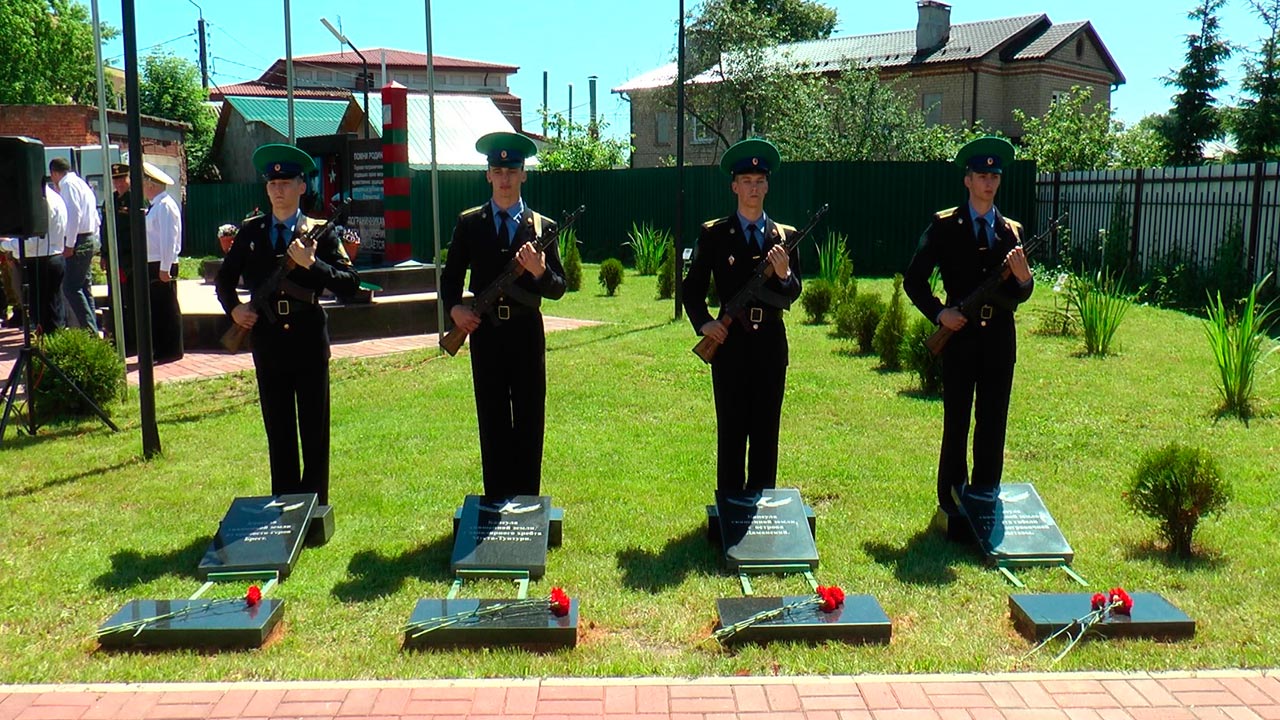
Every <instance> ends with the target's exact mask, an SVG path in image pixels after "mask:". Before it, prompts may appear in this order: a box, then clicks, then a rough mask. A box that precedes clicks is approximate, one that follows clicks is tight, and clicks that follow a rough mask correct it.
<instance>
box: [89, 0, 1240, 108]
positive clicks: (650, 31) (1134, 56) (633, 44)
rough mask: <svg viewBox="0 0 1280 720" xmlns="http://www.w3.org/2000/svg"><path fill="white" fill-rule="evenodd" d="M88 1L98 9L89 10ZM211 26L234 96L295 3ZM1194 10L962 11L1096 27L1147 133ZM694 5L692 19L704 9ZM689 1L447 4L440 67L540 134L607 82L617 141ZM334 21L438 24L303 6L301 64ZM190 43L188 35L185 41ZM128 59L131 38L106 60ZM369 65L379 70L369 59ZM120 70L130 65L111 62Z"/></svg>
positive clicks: (107, 9) (163, 21)
mask: <svg viewBox="0 0 1280 720" xmlns="http://www.w3.org/2000/svg"><path fill="white" fill-rule="evenodd" d="M81 1H82V2H84V3H86V4H87V3H88V2H89V0H81ZM197 2H199V4H200V5H201V6H202V7H203V10H204V18H205V20H206V22H207V23H208V25H209V55H210V56H211V57H212V58H213V59H212V67H213V70H214V74H213V77H212V79H213V81H214V82H217V83H219V84H228V83H234V82H240V81H243V80H249V79H253V78H256V77H257V76H259V75H260V74H261V73H262V71H263V70H265V69H266V68H267V67H268V66H269V65H270V64H271V62H272V61H274V60H275V59H276V58H281V57H284V9H283V8H284V3H283V0H197ZM827 4H828V5H830V6H832V7H834V8H835V9H836V10H837V11H838V12H839V17H840V20H839V25H838V26H837V28H836V32H835V35H837V36H839V35H859V34H864V33H874V32H886V31H892V30H903V29H908V28H914V27H915V22H916V3H915V0H879V1H878V2H867V0H829V1H828V2H827ZM1193 4H1194V0H1040V1H1039V2H1037V1H1035V0H1030V1H1028V0H981V1H979V0H955V2H953V3H952V9H951V19H952V22H953V23H962V22H973V21H976V20H990V19H994V18H1000V17H1010V16H1015V15H1028V14H1035V13H1045V14H1047V15H1048V16H1049V18H1050V20H1052V21H1053V22H1055V23H1059V22H1067V21H1072V20H1089V21H1091V22H1092V23H1093V25H1094V27H1095V28H1096V29H1097V31H1098V33H1099V35H1100V36H1101V37H1102V41H1103V42H1104V43H1106V45H1107V47H1108V49H1109V50H1110V51H1111V54H1112V56H1113V57H1114V58H1115V60H1116V62H1117V63H1118V64H1119V65H1120V69H1121V71H1122V72H1124V74H1125V77H1126V78H1127V80H1128V82H1127V83H1126V84H1125V85H1122V86H1121V87H1120V89H1119V90H1118V91H1117V92H1116V93H1115V94H1114V95H1113V97H1112V101H1113V105H1114V107H1115V109H1116V111H1117V117H1118V118H1119V119H1121V120H1124V121H1125V122H1134V121H1137V120H1138V119H1140V118H1142V117H1143V116H1144V115H1147V114H1149V113H1153V112H1162V111H1165V110H1167V109H1168V108H1169V105H1170V102H1169V98H1170V96H1171V95H1172V90H1171V89H1170V88H1168V87H1166V86H1165V85H1164V84H1163V83H1162V82H1161V80H1160V78H1161V77H1162V76H1164V75H1166V74H1168V73H1169V72H1170V71H1171V69H1175V68H1178V67H1181V65H1182V63H1183V54H1184V52H1185V40H1184V37H1185V35H1186V34H1187V33H1189V32H1192V31H1193V30H1195V29H1196V27H1195V25H1194V24H1193V23H1192V22H1191V21H1190V20H1188V19H1187V17H1186V12H1187V9H1188V8H1190V7H1191V6H1192V5H1193ZM136 5H137V6H138V17H137V23H138V46H139V52H140V53H141V54H146V52H148V51H149V50H147V48H150V47H152V46H158V47H159V48H161V49H166V50H169V51H171V52H172V53H174V54H176V55H180V56H182V57H187V58H190V59H192V60H193V61H195V60H197V59H198V57H199V54H198V52H197V45H196V36H195V27H196V20H197V17H198V16H199V11H198V10H197V9H196V7H195V5H193V4H192V3H191V2H190V0H164V1H163V2H160V1H158V0H145V1H143V2H137V3H136ZM694 6H695V2H694V0H687V1H686V7H687V8H693V7H694ZM677 7H678V5H677V3H676V2H672V1H667V2H654V1H652V0H638V1H619V0H594V1H588V0H554V1H551V2H548V1H545V0H544V1H542V2H536V1H535V2H513V1H511V0H471V1H470V2H462V1H461V0H435V2H433V3H432V12H433V18H432V25H433V34H434V40H435V49H436V54H437V55H448V56H452V57H460V58H468V59H473V60H485V61H492V62H498V63H505V64H510V65H516V66H519V68H520V71H519V72H518V73H517V74H516V75H515V76H513V77H512V78H511V90H512V92H513V93H515V94H516V95H518V96H519V97H521V98H522V99H523V101H524V116H525V124H526V126H527V127H529V128H530V129H534V130H537V129H538V128H539V127H540V121H539V119H538V115H537V110H538V107H539V106H540V105H541V101H542V72H543V71H544V70H546V71H549V72H550V107H551V109H552V111H564V110H566V109H567V108H568V107H569V98H568V85H569V84H570V83H572V84H573V86H574V95H573V104H574V119H575V120H579V119H583V120H585V119H586V116H587V110H588V105H587V103H588V98H587V77H588V76H589V75H597V76H598V77H599V78H600V79H599V94H598V97H599V105H598V107H599V112H600V113H601V115H602V116H603V118H604V119H605V120H606V121H607V122H608V123H609V124H610V125H611V128H610V134H615V133H618V134H621V133H625V132H626V131H627V129H628V127H627V126H628V110H627V106H626V102H625V101H623V100H622V99H621V98H620V97H619V96H617V95H612V94H610V93H609V89H610V88H612V87H614V86H616V85H619V84H621V83H622V82H623V81H625V80H627V79H628V78H630V77H632V76H633V75H637V74H639V73H641V72H644V71H646V70H650V69H652V68H655V67H657V66H659V65H661V64H663V63H665V62H668V61H669V60H670V59H671V58H672V57H673V56H674V52H675V51H674V48H675V20H676V15H677ZM99 12H100V13H101V17H102V19H103V20H104V21H106V22H108V23H110V24H112V25H114V26H116V27H121V18H120V3H119V2H117V1H116V0H100V9H99ZM321 17H327V18H328V19H329V21H330V22H332V23H334V24H335V25H337V24H338V23H339V18H341V25H342V29H343V32H344V33H345V34H346V35H347V37H348V38H350V40H351V41H352V42H353V43H355V44H356V47H358V48H360V49H361V50H364V49H366V48H371V47H377V46H384V47H392V48H399V49H404V50H415V51H419V52H425V50H426V20H425V17H426V14H425V3H424V2H423V1H422V0H382V1H378V0H363V1H362V2H356V3H352V2H338V1H337V0H293V1H292V30H293V32H292V34H293V53H294V55H295V56H296V55H306V54H312V53H322V52H335V51H337V50H338V49H339V44H338V41H337V40H335V39H334V38H333V36H332V35H330V34H329V32H328V31H327V30H325V28H324V26H323V25H321V24H320V18H321ZM1221 20H1222V26H1223V31H1224V34H1225V35H1226V37H1227V38H1228V39H1229V40H1230V41H1231V42H1233V43H1236V44H1240V45H1246V46H1248V47H1256V46H1257V43H1258V40H1259V38H1260V37H1261V36H1262V34H1263V33H1264V31H1265V27H1264V26H1263V25H1262V23H1261V21H1260V20H1258V19H1257V17H1256V16H1254V15H1253V13H1252V11H1251V10H1250V8H1249V5H1248V3H1247V2H1245V0H1228V2H1227V6H1226V7H1225V8H1224V9H1223V11H1222V15H1221ZM184 35H186V36H184ZM122 53H123V42H122V40H121V39H120V38H117V39H116V40H114V41H112V42H111V43H109V44H108V48H107V51H106V54H107V55H108V57H110V56H113V55H114V56H119V55H121V54H122ZM369 59H370V62H371V63H372V62H375V60H374V58H372V57H370V58H369ZM1241 59H1242V56H1241V55H1240V54H1239V53H1237V55H1236V56H1234V57H1232V58H1231V59H1230V60H1228V61H1227V63H1226V64H1225V66H1224V72H1225V75H1226V76H1227V78H1228V79H1229V80H1231V83H1232V84H1231V86H1230V87H1228V88H1225V89H1224V90H1223V91H1222V92H1221V93H1220V94H1219V97H1220V98H1221V99H1224V100H1230V99H1231V98H1232V97H1233V95H1234V94H1235V93H1236V92H1237V91H1238V90H1237V88H1238V81H1239V78H1240V77H1241V75H1242V74H1243V70H1242V69H1241V67H1242V66H1241ZM112 64H115V65H119V64H120V63H119V60H118V59H117V60H116V62H114V63H112Z"/></svg>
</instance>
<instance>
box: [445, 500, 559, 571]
mask: <svg viewBox="0 0 1280 720" xmlns="http://www.w3.org/2000/svg"><path fill="white" fill-rule="evenodd" d="M550 520H551V498H550V497H547V496H545V495H543V496H538V495H517V496H515V497H511V498H507V499H505V500H497V501H486V500H485V499H484V498H482V497H480V496H479V495H468V496H467V498H466V500H465V501H463V503H462V518H461V520H460V521H459V523H458V532H457V534H456V535H455V537H454V541H453V556H452V558H451V559H450V561H449V569H450V570H451V571H452V572H454V573H457V572H459V571H464V570H469V571H483V570H504V571H510V570H517V571H519V570H523V571H526V572H528V573H529V578H530V579H532V580H536V579H538V578H540V577H542V576H543V574H544V573H546V570H547V543H548V540H549V538H550V532H551V528H550Z"/></svg>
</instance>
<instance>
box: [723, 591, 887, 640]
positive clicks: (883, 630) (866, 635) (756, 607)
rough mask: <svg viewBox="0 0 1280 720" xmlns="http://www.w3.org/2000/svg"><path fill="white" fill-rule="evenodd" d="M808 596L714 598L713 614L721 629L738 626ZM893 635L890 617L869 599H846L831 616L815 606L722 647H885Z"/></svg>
mask: <svg viewBox="0 0 1280 720" xmlns="http://www.w3.org/2000/svg"><path fill="white" fill-rule="evenodd" d="M810 597H812V596H811V595H787V596H784V597H737V598H717V599H716V610H717V611H718V612H719V613H720V624H719V625H717V626H716V627H717V629H718V628H720V627H727V626H729V625H732V624H734V623H736V622H741V621H743V620H746V619H747V618H749V617H751V616H752V615H755V614H756V613H759V612H763V611H766V610H773V609H775V608H780V607H783V606H785V605H789V604H791V603H794V602H799V601H801V600H805V599H807V598H810ZM892 634H893V627H892V625H891V624H890V622H889V616H888V615H886V614H885V612H884V609H882V608H881V607H880V603H879V602H878V601H877V600H876V599H875V597H873V596H871V595H846V596H845V598H844V605H843V606H842V607H839V608H836V609H835V611H834V612H829V613H826V612H822V610H820V609H818V606H817V605H810V606H807V607H804V608H800V609H797V610H790V611H787V612H786V613H785V614H783V615H781V616H779V617H776V618H772V619H769V620H761V621H759V622H756V623H754V624H752V625H751V626H750V627H748V628H746V629H744V630H740V631H738V632H736V633H734V634H733V635H732V636H730V637H729V638H727V639H726V640H725V641H724V644H725V645H737V644H740V643H750V642H754V643H764V642H770V641H773V640H795V641H801V642H821V641H823V640H839V641H840V642H847V643H888V642H889V638H890V636H891V635H892Z"/></svg>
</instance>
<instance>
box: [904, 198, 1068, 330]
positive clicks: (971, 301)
mask: <svg viewBox="0 0 1280 720" xmlns="http://www.w3.org/2000/svg"><path fill="white" fill-rule="evenodd" d="M1066 219H1067V214H1066V213H1065V212H1064V213H1062V214H1061V215H1059V216H1058V217H1057V218H1055V219H1054V220H1053V221H1051V222H1050V223H1049V227H1047V228H1045V229H1044V232H1042V233H1040V234H1039V235H1036V236H1035V237H1033V238H1031V239H1030V240H1028V241H1027V242H1025V243H1022V244H1021V245H1020V247H1022V248H1023V252H1025V253H1027V254H1030V253H1033V252H1035V251H1036V250H1037V249H1039V247H1040V244H1041V243H1043V242H1044V239H1045V238H1046V237H1048V235H1049V233H1051V232H1053V231H1054V230H1055V229H1057V227H1058V226H1059V225H1061V224H1062V223H1063V222H1064V221H1065V220H1066ZM1011 274H1012V272H1011V271H1010V270H1009V258H1008V257H1006V258H1005V259H1004V264H1002V265H1001V266H1000V272H999V273H996V274H994V275H992V276H991V277H989V278H987V279H986V280H984V281H983V282H982V284H981V285H979V286H978V287H977V288H975V289H974V291H973V292H971V293H969V295H968V297H966V298H965V299H964V300H962V301H961V302H960V304H959V305H958V306H956V308H955V309H956V310H959V311H960V312H961V313H963V314H964V316H965V317H966V318H968V320H969V321H970V322H972V321H973V318H974V316H975V315H976V314H977V312H978V309H979V308H981V307H982V306H983V305H986V304H987V301H988V300H990V299H991V295H992V293H994V292H995V289H996V288H997V287H999V286H1000V283H1002V282H1004V281H1005V280H1006V279H1007V278H1008V277H1009V275H1011ZM955 333H956V331H955V330H952V329H950V328H948V327H947V326H946V325H943V324H941V323H939V324H938V329H937V330H934V331H933V334H932V335H930V336H929V337H928V338H927V339H926V340H925V341H924V344H925V346H926V347H928V348H929V352H930V353H932V354H934V355H937V354H939V353H941V352H942V348H944V347H946V346H947V341H948V340H950V339H951V336H952V335H954V334H955Z"/></svg>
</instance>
